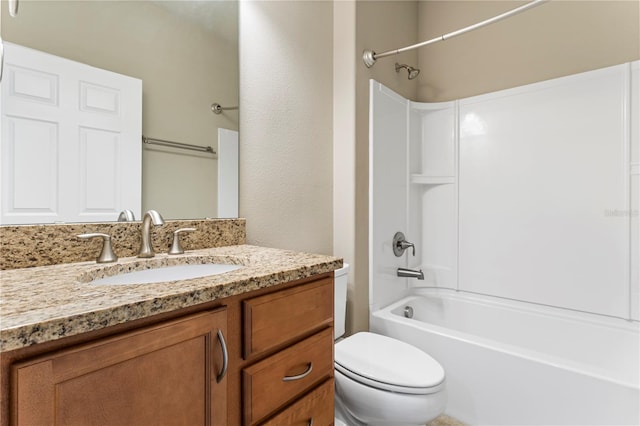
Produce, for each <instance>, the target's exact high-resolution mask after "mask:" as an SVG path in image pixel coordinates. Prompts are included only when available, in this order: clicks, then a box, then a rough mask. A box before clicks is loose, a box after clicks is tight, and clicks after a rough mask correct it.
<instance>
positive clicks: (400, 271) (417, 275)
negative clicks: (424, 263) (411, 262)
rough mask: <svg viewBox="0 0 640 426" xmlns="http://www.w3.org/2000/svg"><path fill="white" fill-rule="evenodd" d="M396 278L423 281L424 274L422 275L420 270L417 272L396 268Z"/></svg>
mask: <svg viewBox="0 0 640 426" xmlns="http://www.w3.org/2000/svg"><path fill="white" fill-rule="evenodd" d="M398 276H399V277H406V278H417V279H419V280H424V274H423V273H422V269H420V270H419V271H416V270H415V269H407V268H398Z"/></svg>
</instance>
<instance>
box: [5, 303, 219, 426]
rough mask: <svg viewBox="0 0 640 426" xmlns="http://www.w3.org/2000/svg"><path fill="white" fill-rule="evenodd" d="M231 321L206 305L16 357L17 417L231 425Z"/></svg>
mask: <svg viewBox="0 0 640 426" xmlns="http://www.w3.org/2000/svg"><path fill="white" fill-rule="evenodd" d="M226 322H227V318H226V310H225V309H221V310H217V311H212V312H205V313H201V314H197V315H193V316H188V317H185V318H181V319H178V320H174V321H169V322H166V323H162V324H159V325H156V326H152V327H149V328H145V329H142V330H138V331H134V332H129V333H124V334H123V335H120V336H116V337H111V338H107V339H104V340H100V341H97V342H94V343H90V344H86V345H81V346H79V347H76V348H72V349H68V350H64V351H62V352H59V353H55V354H51V355H48V356H44V357H40V358H38V359H35V360H31V361H27V362H23V363H19V364H16V365H14V366H12V391H13V392H12V395H13V399H12V405H13V410H12V413H13V418H12V424H15V425H39V424H48V425H52V424H64V425H162V424H171V425H226V416H227V409H226V405H227V401H226V379H225V378H222V379H221V380H220V382H218V380H217V379H218V377H219V376H220V375H221V370H222V369H223V365H222V364H223V349H222V346H221V344H222V341H221V339H220V337H219V336H220V333H218V331H220V332H221V333H222V335H224V333H226ZM222 339H223V338H222Z"/></svg>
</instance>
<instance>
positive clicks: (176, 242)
mask: <svg viewBox="0 0 640 426" xmlns="http://www.w3.org/2000/svg"><path fill="white" fill-rule="evenodd" d="M195 230H196V228H180V229H176V230H175V231H173V243H171V248H170V249H169V254H182V253H184V249H183V248H182V245H180V234H182V233H185V232H193V231H195Z"/></svg>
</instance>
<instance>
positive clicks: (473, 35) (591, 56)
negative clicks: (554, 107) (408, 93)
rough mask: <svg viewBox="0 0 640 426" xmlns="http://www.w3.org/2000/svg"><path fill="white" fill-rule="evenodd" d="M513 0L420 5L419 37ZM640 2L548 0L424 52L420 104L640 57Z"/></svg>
mask: <svg viewBox="0 0 640 426" xmlns="http://www.w3.org/2000/svg"><path fill="white" fill-rule="evenodd" d="M520 4H522V2H514V1H432V0H429V1H420V3H419V9H418V10H419V16H420V32H419V33H420V37H419V38H420V40H428V39H432V38H434V37H437V36H439V35H441V34H445V33H448V32H451V31H454V30H457V29H459V28H462V27H465V26H467V25H471V24H474V23H476V22H479V21H482V20H484V19H487V18H490V17H492V16H495V15H497V14H499V13H502V12H505V11H507V10H510V9H512V8H514V7H516V6H518V5H520ZM639 5H640V2H638V1H637V0H631V1H615V0H606V1H551V2H548V3H545V4H543V5H541V6H538V7H536V8H534V9H531V10H529V11H526V12H524V13H522V14H519V15H517V16H514V17H511V18H509V19H506V20H504V21H500V22H498V23H496V24H493V25H491V26H487V27H485V28H482V29H479V30H476V31H473V32H470V33H467V34H463V35H461V36H458V37H456V38H452V39H449V40H446V41H444V42H439V43H437V44H433V45H431V46H427V47H424V48H422V49H420V52H419V57H420V68H421V69H422V74H421V75H420V77H419V82H420V90H419V95H418V100H420V101H424V102H437V101H446V100H452V99H459V98H464V97H468V96H473V95H477V94H481V93H486V92H492V91H496V90H500V89H505V88H509V87H516V86H520V85H523V84H528V83H532V82H536V81H542V80H547V79H551V78H555V77H560V76H564V75H569V74H575V73H578V72H583V71H588V70H593V69H597V68H602V67H606V66H609V65H615V64H619V63H623V62H628V61H632V60H636V59H639V58H640V32H639V29H638V28H639V26H640V25H639V22H640V10H639Z"/></svg>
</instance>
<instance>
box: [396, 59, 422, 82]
mask: <svg viewBox="0 0 640 426" xmlns="http://www.w3.org/2000/svg"><path fill="white" fill-rule="evenodd" d="M402 68H404V69H406V70H407V73H408V74H409V76H408V77H409V80H413V79H414V78H416V77H417V76H418V74H420V70H419V69H418V68H414V67H410V66H409V65H407V64H399V63H397V62H396V72H400V70H401V69H402Z"/></svg>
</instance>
